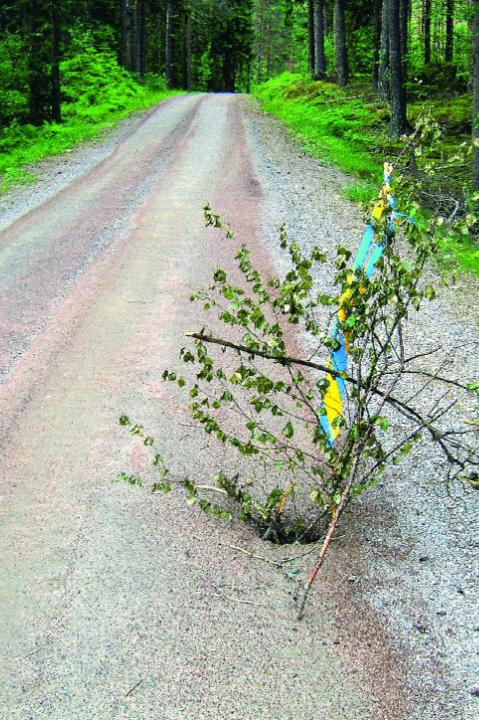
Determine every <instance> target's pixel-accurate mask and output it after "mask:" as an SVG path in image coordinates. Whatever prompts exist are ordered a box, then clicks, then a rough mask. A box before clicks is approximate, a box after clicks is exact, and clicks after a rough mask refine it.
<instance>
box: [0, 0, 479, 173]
mask: <svg viewBox="0 0 479 720" xmlns="http://www.w3.org/2000/svg"><path fill="white" fill-rule="evenodd" d="M478 6H479V0H334V1H333V0H95V2H93V1H92V0H76V1H75V2H73V0H59V1H58V2H54V1H52V0H10V1H8V0H7V1H5V0H4V2H3V3H2V5H1V7H0V30H1V40H0V43H1V50H0V93H1V96H2V103H1V105H0V127H3V128H4V129H5V128H7V127H11V126H12V125H13V126H15V127H18V126H28V125H30V126H39V125H42V124H43V123H45V122H50V123H52V122H53V123H61V122H62V120H63V119H64V117H65V115H66V116H68V114H69V113H70V114H71V113H72V105H73V104H75V103H77V104H78V103H80V104H82V105H83V106H88V105H89V106H95V104H96V103H97V102H98V101H99V97H100V96H102V92H103V96H104V95H105V93H107V92H108V93H110V96H109V102H110V103H111V104H112V105H113V104H114V102H115V97H114V95H115V91H116V90H119V87H120V85H121V83H123V84H125V83H126V85H125V87H124V88H123V89H124V93H126V94H127V95H128V93H130V94H131V93H132V92H133V90H132V88H133V85H132V84H131V83H132V82H133V81H134V82H135V83H137V84H138V83H141V84H144V85H148V84H150V85H152V86H155V84H156V87H161V86H162V85H164V87H165V88H170V89H171V88H181V89H183V90H195V91H214V92H221V91H226V92H248V91H250V89H251V87H252V86H255V85H257V84H258V83H261V82H263V81H265V80H267V79H268V78H271V77H273V76H275V75H278V74H280V73H282V72H284V71H286V70H288V71H290V72H293V73H294V72H299V73H303V75H304V74H306V73H309V74H310V76H311V77H312V78H314V79H319V80H321V79H327V80H329V81H330V82H333V83H337V84H338V85H339V86H341V87H347V86H351V85H355V84H356V85H358V84H359V85H360V86H361V87H362V88H363V89H364V88H366V87H367V88H369V90H370V92H372V93H374V94H375V95H376V96H377V97H378V98H379V99H380V100H382V101H383V102H384V103H385V104H386V105H388V106H389V107H390V118H388V123H389V130H390V136H391V137H393V138H394V137H398V136H399V135H401V134H402V133H404V132H406V131H407V130H408V116H407V102H408V98H409V99H413V100H414V99H417V98H418V97H419V98H426V97H434V96H437V95H439V94H441V93H442V94H444V95H447V96H448V97H451V96H458V97H459V96H461V97H464V96H466V97H469V98H470V97H471V96H470V95H468V93H472V97H473V103H472V100H471V109H470V112H469V114H468V118H467V122H466V123H465V127H463V128H462V129H463V130H464V131H468V132H469V134H470V133H471V130H472V132H473V134H474V135H477V134H478V130H476V123H475V122H473V117H476V116H477V112H478V110H479V9H478ZM120 78H121V83H120V82H119V81H120ZM122 87H123V86H122ZM128 88H129V89H128ZM100 90H101V92H100ZM103 96H102V97H103ZM472 105H473V107H472ZM473 111H474V114H473ZM85 117H86V115H85ZM10 137H11V134H10ZM474 184H475V186H476V187H479V154H478V153H477V152H476V160H475V165H474Z"/></svg>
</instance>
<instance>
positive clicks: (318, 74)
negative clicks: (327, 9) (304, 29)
mask: <svg viewBox="0 0 479 720" xmlns="http://www.w3.org/2000/svg"><path fill="white" fill-rule="evenodd" d="M313 10H314V76H315V78H316V79H320V78H324V77H325V75H326V55H325V54H324V2H323V0H313Z"/></svg>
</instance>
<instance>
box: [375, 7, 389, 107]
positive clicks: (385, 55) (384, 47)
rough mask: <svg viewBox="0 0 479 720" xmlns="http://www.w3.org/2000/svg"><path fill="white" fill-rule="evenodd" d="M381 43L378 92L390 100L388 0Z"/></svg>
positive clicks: (382, 26)
mask: <svg viewBox="0 0 479 720" xmlns="http://www.w3.org/2000/svg"><path fill="white" fill-rule="evenodd" d="M381 4H382V8H381V43H380V53H379V54H380V58H379V70H378V93H379V97H380V98H381V99H382V100H384V101H385V102H388V101H389V12H388V0H382V3H381Z"/></svg>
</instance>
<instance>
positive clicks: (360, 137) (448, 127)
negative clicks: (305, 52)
mask: <svg viewBox="0 0 479 720" xmlns="http://www.w3.org/2000/svg"><path fill="white" fill-rule="evenodd" d="M254 94H255V95H256V97H257V98H259V100H260V101H261V104H262V108H263V110H265V111H266V112H270V113H272V114H273V115H276V117H278V118H280V119H281V120H283V121H284V122H285V124H286V125H287V126H288V128H289V129H290V130H291V132H293V133H294V135H295V136H296V137H297V138H299V139H300V140H301V141H302V142H303V144H304V148H305V150H306V151H307V152H308V153H309V154H311V155H313V156H315V157H321V158H322V159H323V160H326V161H328V162H330V163H331V164H333V165H336V166H338V167H340V168H341V169H342V170H344V171H345V172H347V173H349V174H350V175H352V176H353V180H352V182H350V183H348V184H346V186H345V187H344V190H343V193H344V196H345V197H346V198H348V199H349V200H352V201H354V202H357V203H361V204H363V203H367V202H368V201H370V200H371V198H372V197H374V195H375V194H376V192H377V186H378V183H379V182H380V181H381V179H382V172H381V171H382V164H383V161H384V159H386V158H388V157H394V156H395V155H397V154H398V151H399V150H400V148H401V144H400V143H392V142H391V141H390V140H389V139H388V137H387V131H388V124H389V120H390V110H389V108H388V107H386V106H384V105H383V104H381V103H379V102H378V101H377V98H375V97H374V96H373V94H372V93H371V90H370V86H369V84H365V83H362V84H361V82H357V83H354V84H352V86H351V87H350V88H348V89H347V90H343V89H341V88H339V87H338V86H337V85H333V84H331V83H328V82H323V81H314V82H312V81H311V80H308V79H305V78H304V77H302V76H301V75H297V74H291V73H283V74H282V75H279V76H277V77H275V78H273V79H271V80H269V81H268V82H266V83H264V84H262V85H259V86H258V87H256V88H255V90H254ZM425 107H428V108H430V109H431V111H432V115H433V118H434V119H435V120H437V122H439V123H440V124H441V125H442V127H443V130H444V132H445V135H444V141H443V143H442V146H441V149H440V152H439V155H437V157H438V158H439V157H440V156H441V155H443V156H452V155H454V154H455V153H456V152H457V149H458V147H459V145H460V144H461V143H462V142H463V141H464V140H465V139H468V137H469V136H468V134H469V133H470V129H471V127H470V125H471V120H470V118H471V115H472V99H471V95H470V94H468V93H465V94H464V95H456V96H454V95H452V96H451V97H447V98H445V97H433V98H432V99H428V101H427V103H425V102H423V101H421V102H414V103H411V104H410V105H409V121H410V123H411V125H412V126H413V125H414V122H415V119H416V118H417V117H418V116H419V115H421V114H422V113H423V112H424V110H425ZM428 157H430V158H433V153H432V152H429V153H428ZM467 179H468V173H467V172H466V171H465V170H461V172H460V173H456V174H455V173H453V172H450V173H449V175H448V177H447V178H445V180H444V182H446V185H447V188H448V189H449V190H450V192H451V194H454V192H457V191H459V193H460V192H462V189H463V186H464V183H465V182H466V184H467ZM440 262H441V263H442V264H443V266H444V267H446V268H449V267H450V266H451V263H455V264H456V267H458V268H459V269H460V270H463V271H467V272H473V273H475V274H476V275H478V276H479V249H478V247H477V245H475V244H473V243H472V242H471V241H470V240H469V239H468V238H462V237H449V238H448V239H444V240H442V241H441V257H440Z"/></svg>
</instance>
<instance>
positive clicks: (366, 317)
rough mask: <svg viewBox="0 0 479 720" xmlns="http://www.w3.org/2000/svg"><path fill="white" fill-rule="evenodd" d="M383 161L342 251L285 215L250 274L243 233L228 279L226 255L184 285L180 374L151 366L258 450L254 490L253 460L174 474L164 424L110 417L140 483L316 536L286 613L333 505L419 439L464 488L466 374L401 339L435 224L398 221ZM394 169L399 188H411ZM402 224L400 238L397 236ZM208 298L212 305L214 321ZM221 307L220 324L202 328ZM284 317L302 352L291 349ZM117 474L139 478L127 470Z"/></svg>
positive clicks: (331, 525) (330, 525) (273, 528)
mask: <svg viewBox="0 0 479 720" xmlns="http://www.w3.org/2000/svg"><path fill="white" fill-rule="evenodd" d="M388 168H389V169H388ZM390 168H391V166H388V167H387V168H385V170H386V171H387V172H386V180H385V181H384V183H383V185H382V186H381V192H380V197H379V199H377V200H376V201H374V202H373V203H372V205H371V211H372V220H371V224H370V225H369V226H368V230H367V232H366V234H365V237H364V238H363V242H362V243H361V247H360V249H359V250H358V253H357V255H356V256H355V257H354V256H353V255H352V253H351V251H350V250H349V249H348V248H346V247H338V248H336V253H335V257H334V258H333V257H330V258H329V259H328V257H327V256H326V254H325V253H324V248H322V247H319V246H317V247H314V248H313V249H312V250H311V251H310V252H308V253H304V252H303V251H302V250H301V248H300V247H299V245H298V244H297V243H296V242H295V241H294V239H292V240H290V239H289V238H288V236H287V234H286V231H285V229H284V228H282V229H281V235H280V241H281V247H282V248H283V250H284V251H285V253H287V255H288V257H289V265H290V269H289V271H288V272H286V274H285V275H284V277H264V276H262V275H261V273H260V272H259V271H258V269H257V268H256V267H255V266H254V263H253V261H252V257H251V253H250V249H249V248H248V247H247V246H246V245H243V246H242V247H241V248H238V249H237V250H236V252H235V253H234V254H233V257H234V263H233V262H232V265H233V264H234V265H236V272H239V274H240V276H241V277H242V280H241V282H240V283H239V284H238V283H237V282H234V281H232V280H231V279H230V275H232V268H226V269H222V268H217V269H216V270H215V272H214V276H213V278H212V282H211V284H210V285H208V286H207V287H205V288H201V289H199V290H198V291H197V292H196V293H194V295H193V296H192V298H191V300H192V301H193V302H196V303H199V305H200V306H201V308H202V309H203V313H202V315H201V314H200V316H199V319H198V326H199V327H201V326H202V329H201V330H199V331H198V332H189V333H187V335H186V337H187V338H188V339H189V340H190V344H189V345H188V344H187V345H185V347H184V348H183V349H182V350H181V353H180V360H181V362H182V363H184V364H185V366H186V367H185V369H184V374H183V373H182V371H181V369H180V367H174V368H168V369H166V370H165V371H164V373H163V379H164V380H165V381H167V382H171V383H174V384H175V385H178V386H179V388H182V389H183V391H184V392H185V393H186V397H187V400H186V402H188V405H189V410H190V413H191V417H192V419H193V421H194V423H195V424H196V426H197V427H198V428H199V429H202V430H203V431H204V432H205V433H206V434H207V435H209V436H211V437H214V438H216V440H217V441H218V442H219V443H220V444H223V445H224V446H229V447H230V448H232V449H233V450H234V451H236V452H237V453H239V454H240V455H242V456H244V457H247V458H251V459H253V460H255V461H257V463H258V466H259V467H261V470H262V476H263V475H264V476H265V477H268V478H270V479H271V483H270V486H269V487H268V488H267V491H266V492H265V488H264V487H263V486H262V485H261V483H259V487H256V485H257V484H258V483H257V481H256V480H255V477H254V475H253V476H249V477H248V478H247V479H246V478H240V477H239V476H235V477H229V476H227V475H225V473H224V472H222V471H221V470H219V472H218V474H217V475H216V477H215V482H216V485H206V486H205V485H198V483H197V481H196V479H195V477H194V476H191V477H180V478H178V477H174V476H173V475H172V474H170V472H169V470H168V463H167V460H165V459H164V457H163V453H162V450H161V439H160V440H159V442H155V439H154V438H153V437H151V436H150V435H149V434H148V432H147V431H146V430H145V429H144V428H143V427H142V426H141V424H138V423H136V422H135V421H134V420H132V419H130V418H129V417H128V416H126V415H125V416H122V417H121V418H120V424H121V425H122V426H124V427H125V428H126V429H127V430H128V431H129V433H130V434H131V435H133V436H139V437H141V438H143V442H144V444H145V445H146V446H148V447H149V448H150V449H151V451H152V462H153V467H154V471H155V474H156V475H157V478H156V479H155V480H154V481H153V483H152V484H151V490H152V491H153V492H163V493H168V492H171V491H172V490H173V487H174V486H175V485H177V486H180V487H181V488H182V489H183V491H184V492H185V493H186V501H187V502H188V504H190V505H196V506H197V507H199V508H200V509H201V510H202V511H203V512H205V513H206V514H208V515H216V516H218V517H219V518H222V519H230V518H231V517H233V516H234V517H238V518H239V519H241V520H242V521H244V522H246V523H248V524H250V525H252V526H253V527H254V528H255V529H256V530H257V532H258V533H259V534H260V535H261V536H262V537H263V539H265V540H269V541H271V542H274V543H279V544H289V543H310V542H314V541H319V545H318V554H317V560H316V563H315V564H314V565H313V567H312V569H311V573H310V575H309V579H308V581H307V583H306V585H305V587H304V592H303V595H302V596H301V598H298V617H299V618H301V617H302V616H303V613H304V609H305V605H306V601H307V598H308V594H309V592H310V589H311V587H312V585H313V583H314V581H315V579H316V577H317V574H318V572H319V570H320V568H321V566H322V564H323V562H324V559H325V557H326V554H327V551H328V548H329V546H330V543H331V540H332V538H333V535H334V533H335V530H336V527H337V524H338V522H339V520H340V518H341V516H342V514H343V512H344V510H345V508H346V507H347V506H348V505H349V504H350V502H351V501H352V500H353V498H354V497H356V496H357V495H359V494H360V493H362V492H363V491H365V490H367V489H368V488H371V487H373V486H375V485H377V483H378V481H379V479H380V478H381V477H382V476H383V474H384V473H385V472H386V471H387V470H388V468H390V466H396V465H399V464H400V463H401V461H402V460H403V459H404V458H405V457H406V456H407V455H409V454H410V453H411V452H417V450H416V446H421V445H423V446H426V447H427V448H428V452H429V453H431V452H434V453H436V452H437V453H439V454H440V456H441V466H442V469H443V473H444V479H445V481H446V482H447V483H448V485H449V487H450V489H451V490H452V491H454V485H455V483H456V482H457V481H460V482H462V483H463V484H464V485H465V486H466V488H468V489H469V490H471V488H477V473H478V469H479V455H478V449H477V430H478V427H479V419H478V411H479V394H478V393H479V387H478V385H477V382H475V379H474V378H460V379H458V378H456V377H453V376H450V375H449V374H448V373H447V371H446V370H445V364H446V361H447V356H444V354H443V352H442V350H441V348H436V349H434V348H433V349H432V350H424V352H420V353H419V354H418V353H417V352H415V351H411V350H410V349H408V347H407V342H406V340H405V338H406V335H407V334H406V332H405V331H406V327H407V324H408V322H409V320H410V316H411V314H413V313H414V312H417V311H421V310H422V307H423V305H424V304H425V303H427V302H428V301H430V300H433V299H434V298H435V290H434V288H433V287H432V286H431V285H429V284H427V281H426V279H425V274H426V273H425V271H426V268H427V265H428V263H429V262H430V260H431V258H432V257H433V256H434V254H435V253H436V252H437V240H436V228H437V225H436V222H435V220H434V219H433V218H430V219H429V220H425V219H423V220H422V222H414V221H412V222H411V221H407V220H404V219H403V218H401V216H397V215H395V214H394V213H395V207H396V204H395V197H394V194H393V190H392V187H391V185H390V182H391V178H390V176H389V175H388V173H389V172H390ZM405 182H406V184H405V187H404V189H403V194H404V196H406V195H407V194H408V193H414V188H413V187H411V185H410V184H409V183H408V182H407V181H405ZM413 211H414V209H413V208H412V212H413ZM205 219H206V225H207V226H210V227H213V228H217V229H219V230H220V231H223V232H224V234H225V238H224V240H223V242H230V241H231V238H232V237H234V232H233V231H232V229H231V228H230V227H229V225H228V224H225V223H224V222H223V221H222V220H221V218H220V217H219V215H217V214H215V213H214V212H213V211H212V210H211V208H210V207H209V206H206V207H205ZM399 225H402V231H403V233H404V235H405V239H406V242H405V243H404V242H401V243H396V242H395V240H396V234H397V229H398V227H399ZM328 260H329V262H330V263H333V264H334V290H333V291H332V292H329V293H327V292H324V290H323V288H322V287H321V286H320V285H318V280H317V275H318V272H319V273H320V269H321V266H322V265H324V264H325V263H327V262H328ZM209 314H212V315H214V316H215V320H214V325H212V326H210V325H209V322H208V320H209V318H208V315H209ZM218 321H219V322H220V324H222V325H223V327H224V334H221V335H220V336H218V335H217V334H216V335H215V333H214V332H213V330H212V327H218ZM291 325H293V326H295V327H296V328H297V329H298V332H299V334H300V337H301V338H303V339H304V343H305V346H306V347H308V348H309V352H308V353H307V355H304V356H301V354H299V355H298V354H295V355H293V354H292V353H291V351H290V348H289V342H288V331H287V328H288V326H291ZM192 340H194V341H195V344H194V345H192V344H191V341H192ZM210 348H211V350H210ZM424 358H426V362H423V360H424ZM431 358H432V359H433V365H432V366H431ZM434 358H436V360H435V363H434ZM425 444H426V445H425ZM388 478H389V481H393V480H394V474H392V473H389V476H388ZM117 480H118V481H119V482H127V483H129V484H131V485H139V486H141V485H143V481H142V479H141V478H139V477H137V476H135V475H131V474H129V473H128V472H122V473H120V474H119V475H118V477H117ZM439 480H440V478H439V477H437V478H436V481H439ZM471 491H472V492H474V490H471ZM217 498H220V500H217ZM222 498H223V499H222ZM227 498H229V501H230V502H229V503H228V501H227ZM225 500H226V502H225Z"/></svg>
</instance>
